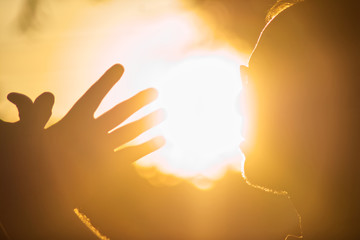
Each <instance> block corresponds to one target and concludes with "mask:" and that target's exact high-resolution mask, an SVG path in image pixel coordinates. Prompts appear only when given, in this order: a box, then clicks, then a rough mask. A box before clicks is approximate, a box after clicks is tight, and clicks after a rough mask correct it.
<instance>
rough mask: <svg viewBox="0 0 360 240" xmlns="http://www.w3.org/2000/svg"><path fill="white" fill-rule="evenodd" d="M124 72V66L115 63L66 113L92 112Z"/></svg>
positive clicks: (80, 113)
mask: <svg viewBox="0 0 360 240" xmlns="http://www.w3.org/2000/svg"><path fill="white" fill-rule="evenodd" d="M123 73H124V67H123V66H122V65H120V64H115V65H113V66H112V67H111V68H109V69H108V70H107V71H106V72H105V73H104V75H102V76H101V78H100V79H99V80H97V82H95V83H94V84H93V85H92V86H91V87H90V88H89V90H87V91H86V93H85V94H84V95H83V96H82V97H81V98H80V99H79V100H78V101H77V102H76V103H75V105H74V106H73V107H72V109H71V110H70V112H69V113H68V114H70V113H71V114H79V115H82V114H87V115H88V114H93V113H94V112H95V110H96V109H97V108H98V106H99V105H100V103H101V101H102V99H103V98H104V97H105V95H106V94H107V93H108V92H109V91H110V89H111V88H112V87H113V86H114V85H115V83H117V82H118V81H119V79H120V77H121V76H122V74H123Z"/></svg>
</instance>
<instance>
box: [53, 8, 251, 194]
mask: <svg viewBox="0 0 360 240" xmlns="http://www.w3.org/2000/svg"><path fill="white" fill-rule="evenodd" d="M114 4H115V3H114ZM115 9H119V8H118V7H115V6H114V7H112V8H110V7H109V9H104V16H106V14H109V15H111V16H115V15H116V16H117V14H116V13H112V14H110V13H109V11H112V10H114V11H117V10H115ZM94 11H95V10H94ZM96 11H97V10H96ZM97 13H98V12H97ZM88 15H89V16H92V14H91V12H89V13H88ZM143 18H144V19H138V18H136V19H132V18H130V17H129V19H128V20H126V21H125V20H123V19H121V21H120V20H119V22H121V23H122V24H119V22H116V21H114V19H112V18H109V19H108V20H106V19H107V18H105V17H104V18H101V19H102V21H104V23H101V24H100V23H99V22H97V23H96V24H99V25H101V26H107V28H104V27H102V29H101V31H102V32H101V34H98V33H97V32H96V31H95V32H94V34H93V35H90V36H89V37H87V44H79V42H77V41H76V40H74V41H69V43H68V52H67V53H66V52H64V51H62V52H61V54H62V55H63V59H64V60H63V61H61V64H62V66H63V67H64V68H72V66H73V65H76V64H78V63H82V64H83V65H84V66H94V67H93V68H87V74H88V76H84V75H80V76H77V75H71V76H66V75H61V76H57V77H61V79H86V78H87V79H94V76H100V75H101V73H102V72H103V71H104V69H106V68H107V67H109V66H111V65H112V64H114V63H115V62H119V63H121V64H123V65H124V66H125V74H124V76H123V77H122V79H121V81H120V82H119V83H118V84H116V86H115V87H114V88H113V89H112V90H111V91H110V93H109V94H108V95H107V96H106V98H105V99H104V101H103V103H102V104H101V106H100V108H99V109H98V111H97V115H99V114H101V113H103V112H104V111H106V110H107V109H109V108H111V107H112V106H114V105H115V104H117V103H118V102H120V101H123V100H124V99H126V98H128V97H130V96H131V95H133V94H135V93H136V92H138V91H140V90H142V89H144V88H147V87H155V88H157V89H158V90H159V99H158V100H157V102H156V103H154V104H152V106H150V108H149V109H147V110H144V111H140V112H139V113H138V114H137V115H136V116H134V117H133V118H131V119H130V120H134V119H136V118H138V117H141V116H143V115H144V114H145V112H146V111H151V109H154V108H157V107H161V108H164V109H165V111H166V115H167V119H166V121H165V122H164V123H163V124H161V125H160V126H159V127H157V129H156V130H155V131H157V132H156V133H155V134H161V135H163V136H164V137H165V139H166V141H167V144H166V145H165V147H164V148H162V149H161V150H159V151H157V152H155V153H153V154H150V155H149V156H147V157H145V158H143V159H141V160H140V161H138V162H137V165H138V166H146V167H149V166H156V167H157V168H158V169H159V170H160V171H161V172H163V173H165V174H170V175H174V176H177V177H180V178H185V179H188V180H190V181H191V182H193V183H194V184H195V185H196V186H198V187H200V188H209V187H211V183H212V182H213V181H214V180H216V179H219V178H221V177H222V176H223V175H224V174H225V172H226V170H227V169H228V168H229V167H231V168H235V169H236V170H240V169H241V167H240V166H241V164H242V162H243V156H242V154H241V152H240V150H239V147H238V146H239V144H240V142H241V140H242V139H241V126H242V120H241V115H240V113H239V111H238V108H237V99H238V95H239V93H240V91H241V88H242V86H241V79H240V72H239V66H240V64H242V63H244V59H245V58H244V57H243V56H241V54H239V53H238V52H237V51H236V50H235V49H234V48H232V47H231V46H229V45H227V44H226V43H224V42H221V43H220V42H216V41H215V40H214V38H213V37H212V33H211V30H210V29H209V27H208V26H206V24H204V23H203V22H201V21H200V20H199V18H198V17H197V16H196V15H194V14H190V13H189V12H183V11H182V10H179V8H178V7H174V9H173V10H172V11H170V10H169V9H168V8H167V9H166V11H165V10H164V13H163V14H160V16H143ZM81 19H82V20H81V21H80V22H79V24H78V25H77V26H76V25H74V29H73V32H74V34H75V33H76V34H78V32H79V30H78V29H88V25H89V22H88V18H86V16H83V17H82V18H81ZM90 19H93V18H90ZM96 24H95V23H90V25H91V26H93V25H96ZM88 31H90V30H88ZM86 33H87V34H89V33H88V32H86ZM69 56H71V57H69ZM76 56H79V57H78V58H77V57H76ZM59 59H61V58H59ZM69 59H71V61H70V60H69ZM61 64H59V65H61ZM59 65H57V67H59ZM60 67H61V66H60ZM67 72H74V71H67ZM95 80H96V79H94V81H95ZM78 84H79V89H81V88H83V89H86V88H87V87H88V86H89V82H86V81H84V82H78ZM80 84H81V86H80ZM63 88H64V89H63V92H64V93H67V92H68V88H66V86H65V85H64V87H63ZM78 92H79V93H80V92H82V91H80V90H79V91H78ZM64 109H66V108H65V107H64ZM149 134H150V135H151V134H152V136H154V135H153V134H154V131H150V133H149ZM146 137H147V134H145V136H141V137H140V138H138V139H137V140H136V141H134V143H138V142H142V141H144V140H145V139H146ZM165 184H166V183H165Z"/></svg>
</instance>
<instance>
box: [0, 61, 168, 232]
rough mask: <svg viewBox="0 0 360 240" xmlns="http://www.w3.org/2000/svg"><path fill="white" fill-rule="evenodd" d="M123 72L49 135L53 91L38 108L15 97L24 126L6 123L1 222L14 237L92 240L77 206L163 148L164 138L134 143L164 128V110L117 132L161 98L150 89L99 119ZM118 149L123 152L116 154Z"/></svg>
mask: <svg viewBox="0 0 360 240" xmlns="http://www.w3.org/2000/svg"><path fill="white" fill-rule="evenodd" d="M123 72H124V69H123V67H122V66H121V65H119V64H116V65H114V66H112V67H111V68H110V69H109V70H108V71H106V72H105V74H104V75H103V76H102V77H101V78H100V79H99V80H98V81H97V82H96V83H95V84H94V85H93V86H91V87H90V89H89V90H88V91H87V92H86V93H85V94H84V95H83V96H82V97H81V98H80V99H79V100H78V101H77V102H76V104H75V105H74V106H73V107H72V108H71V110H70V111H69V112H68V113H67V114H66V116H65V117H64V118H63V119H61V120H60V121H59V122H57V123H56V124H54V125H53V126H50V127H49V128H48V129H44V126H45V124H46V123H47V121H48V119H49V118H50V116H51V110H52V106H53V104H54V96H53V95H52V94H51V93H43V94H42V95H40V96H39V97H38V98H37V99H36V100H35V101H34V102H32V101H31V99H30V98H28V97H27V96H25V95H22V94H18V93H11V94H9V95H8V99H9V100H10V101H11V102H13V103H14V104H15V105H16V106H17V108H18V111H19V117H20V120H19V121H18V122H15V123H8V122H4V121H0V131H1V135H0V141H1V142H0V143H1V161H0V164H1V169H0V171H1V189H0V190H1V197H0V201H1V206H2V207H1V209H0V211H1V212H0V214H1V215H0V221H1V228H2V229H3V230H4V231H5V232H7V233H6V234H5V235H9V236H10V237H11V239H28V238H29V237H30V236H32V237H36V238H37V239H43V238H48V237H51V238H52V239H54V238H53V236H58V239H63V238H64V237H69V236H71V237H77V238H78V237H86V239H91V237H93V236H92V233H89V232H88V231H87V229H86V228H85V226H83V225H82V224H81V223H80V221H79V220H78V219H77V218H76V216H75V214H73V212H72V210H73V208H75V207H80V208H81V204H82V199H86V198H89V197H91V192H92V189H93V188H96V187H97V186H100V185H101V184H99V182H102V178H104V179H106V177H107V175H109V174H111V173H110V172H114V171H116V169H115V168H116V167H117V166H119V165H118V164H117V163H118V162H129V161H130V162H131V161H135V160H137V159H139V158H141V157H143V156H145V155H147V154H149V153H151V152H153V151H155V150H157V149H158V148H159V147H161V146H162V144H163V139H162V138H161V137H157V138H154V139H152V140H149V141H147V142H145V143H143V144H140V145H137V146H127V145H126V143H127V142H129V141H131V140H132V139H134V138H136V137H137V136H139V135H140V134H142V133H143V132H145V131H146V130H148V129H150V128H152V127H153V126H154V125H156V124H157V123H159V122H160V121H161V117H162V113H161V111H155V112H153V113H150V114H149V115H147V116H145V117H143V118H141V119H139V120H136V121H134V122H131V123H129V124H127V125H124V126H121V127H119V128H117V129H115V130H113V129H114V128H116V127H117V126H118V125H119V124H121V123H122V122H123V121H125V120H126V119H127V118H128V117H130V116H131V115H132V114H134V113H135V112H136V111H138V110H139V109H141V108H142V107H144V106H145V105H147V104H149V103H150V102H152V101H153V100H154V99H155V98H156V97H157V92H156V90H154V89H147V90H144V91H142V92H140V93H138V94H136V95H135V96H133V97H131V98H129V99H128V100H126V101H124V102H122V103H119V104H118V105H116V106H115V107H113V108H112V109H110V110H109V111H108V112H106V113H104V114H103V115H101V116H99V117H98V118H94V112H95V110H96V109H97V108H98V106H99V104H100V103H101V101H102V99H103V98H104V96H105V95H106V94H107V93H108V92H109V91H110V89H111V88H112V87H113V85H114V84H115V83H116V82H118V80H119V79H120V77H121V76H122V74H123ZM110 130H113V131H112V132H110V133H109V131H110ZM118 147H121V149H120V150H119V151H114V150H115V149H116V148H118ZM89 234H90V235H89ZM55 239H56V238H55Z"/></svg>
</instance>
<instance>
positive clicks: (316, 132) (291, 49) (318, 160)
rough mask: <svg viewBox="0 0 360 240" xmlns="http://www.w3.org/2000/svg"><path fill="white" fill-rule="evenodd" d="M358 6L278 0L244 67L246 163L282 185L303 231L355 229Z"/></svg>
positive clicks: (327, 235) (359, 225) (326, 233)
mask: <svg viewBox="0 0 360 240" xmlns="http://www.w3.org/2000/svg"><path fill="white" fill-rule="evenodd" d="M295 2H299V3H297V4H296V5H295V6H292V7H290V8H288V7H289V6H290V5H292V4H293V3H295ZM286 8H288V9H286ZM284 9H286V10H285V11H282V10H284ZM359 14H360V5H359V3H358V2H356V1H325V0H308V1H279V2H278V3H277V5H276V6H274V8H273V9H272V11H271V12H270V15H269V20H270V23H269V24H268V25H267V26H266V27H265V29H264V30H263V32H262V36H261V39H260V40H259V42H258V46H257V47H256V49H255V50H254V52H253V54H252V56H251V58H250V61H249V68H248V69H247V70H246V69H245V68H244V67H243V71H244V72H245V71H247V72H248V77H249V79H248V83H249V84H248V86H247V87H248V91H249V92H250V93H251V94H249V95H248V96H247V100H248V101H249V102H252V104H253V107H254V110H253V112H252V113H250V114H251V115H252V117H251V119H252V120H254V121H253V122H252V124H253V126H252V128H253V129H254V132H255V133H254V134H253V135H249V136H248V139H249V141H248V142H247V143H245V144H244V146H243V147H244V149H245V155H246V156H247V159H248V160H247V161H246V164H245V172H246V174H247V175H248V177H249V179H250V181H252V180H254V181H255V182H256V183H258V184H260V185H263V186H266V187H270V188H273V189H275V190H282V189H285V190H287V191H288V192H289V194H290V196H291V198H292V200H293V202H294V204H295V206H296V207H297V209H298V211H299V213H300V215H301V216H302V224H303V236H304V238H305V239H358V238H359V236H360V232H359V229H360V217H359V216H360V211H359V210H360V209H359V202H360V199H359V197H360V193H359V189H360V188H359V184H360V179H359V176H360V164H359V160H360V156H359V147H360V146H359V136H360V131H359V123H360V121H359V116H360V99H359V96H360V94H359V93H360V88H359V86H360V83H359V59H358V58H359V56H360V55H359V53H360V51H359V47H360V45H359V42H360V39H359V20H358V16H359ZM276 15H277V16H276ZM274 16H276V17H275V18H274ZM244 75H246V73H244ZM249 120H250V118H249Z"/></svg>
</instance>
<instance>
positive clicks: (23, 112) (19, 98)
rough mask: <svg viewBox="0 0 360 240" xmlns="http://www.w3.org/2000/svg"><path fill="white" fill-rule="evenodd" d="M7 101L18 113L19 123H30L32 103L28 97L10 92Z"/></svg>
mask: <svg viewBox="0 0 360 240" xmlns="http://www.w3.org/2000/svg"><path fill="white" fill-rule="evenodd" d="M7 99H8V100H9V101H10V102H12V103H13V104H15V105H16V107H17V109H18V111H19V118H20V121H22V122H29V121H31V115H32V107H33V106H32V105H33V102H32V100H31V99H30V98H29V97H28V96H25V95H24V94H21V93H15V92H12V93H9V94H8V96H7Z"/></svg>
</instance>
